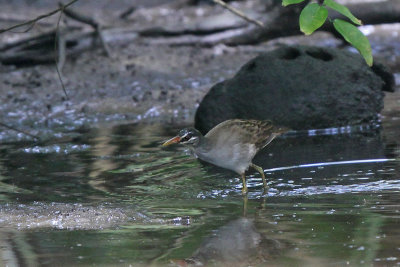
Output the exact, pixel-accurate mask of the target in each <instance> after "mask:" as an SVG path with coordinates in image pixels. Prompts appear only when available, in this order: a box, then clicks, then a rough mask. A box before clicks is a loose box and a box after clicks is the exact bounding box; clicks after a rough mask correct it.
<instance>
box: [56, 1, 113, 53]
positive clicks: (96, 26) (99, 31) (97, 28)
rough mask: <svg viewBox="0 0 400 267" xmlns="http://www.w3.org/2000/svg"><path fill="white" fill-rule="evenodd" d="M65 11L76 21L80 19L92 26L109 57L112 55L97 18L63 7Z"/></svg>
mask: <svg viewBox="0 0 400 267" xmlns="http://www.w3.org/2000/svg"><path fill="white" fill-rule="evenodd" d="M59 5H60V7H62V4H61V3H60V4H59ZM63 12H64V14H65V15H66V16H68V17H70V18H71V19H74V20H76V21H79V22H82V23H85V24H88V25H90V26H92V28H93V29H94V30H95V31H96V34H97V36H98V38H99V40H100V44H101V46H102V47H103V50H104V52H105V53H106V55H107V56H108V57H111V52H110V48H109V47H108V45H107V43H106V41H105V39H104V34H103V30H102V27H101V25H100V23H99V22H97V21H96V20H95V19H93V18H91V17H88V16H85V15H83V14H80V13H78V12H76V11H75V10H72V9H63Z"/></svg>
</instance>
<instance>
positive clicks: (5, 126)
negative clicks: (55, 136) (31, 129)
mask: <svg viewBox="0 0 400 267" xmlns="http://www.w3.org/2000/svg"><path fill="white" fill-rule="evenodd" d="M0 126H2V127H4V128H7V129H10V130H13V131H16V132H17V133H23V134H25V135H27V136H30V137H32V138H34V139H37V140H39V139H40V138H39V137H38V136H37V135H34V134H30V133H27V132H25V131H22V130H20V129H17V128H15V127H13V126H10V125H7V124H5V123H3V122H0Z"/></svg>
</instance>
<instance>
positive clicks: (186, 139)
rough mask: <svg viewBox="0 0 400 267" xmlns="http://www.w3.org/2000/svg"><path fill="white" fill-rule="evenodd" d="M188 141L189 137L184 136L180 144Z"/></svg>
mask: <svg viewBox="0 0 400 267" xmlns="http://www.w3.org/2000/svg"><path fill="white" fill-rule="evenodd" d="M189 139H190V136H189V135H184V136H183V137H182V138H181V142H186V141H189Z"/></svg>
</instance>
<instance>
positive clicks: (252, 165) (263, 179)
mask: <svg viewBox="0 0 400 267" xmlns="http://www.w3.org/2000/svg"><path fill="white" fill-rule="evenodd" d="M250 166H251V167H253V168H254V169H256V170H257V171H258V172H259V173H260V174H261V178H262V181H263V185H264V190H266V189H268V185H267V180H265V174H264V170H263V169H262V168H261V167H260V166H257V165H256V164H253V163H251V164H250Z"/></svg>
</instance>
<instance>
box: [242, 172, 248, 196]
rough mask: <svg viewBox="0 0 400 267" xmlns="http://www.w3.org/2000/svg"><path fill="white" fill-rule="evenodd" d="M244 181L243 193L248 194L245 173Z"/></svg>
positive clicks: (243, 175)
mask: <svg viewBox="0 0 400 267" xmlns="http://www.w3.org/2000/svg"><path fill="white" fill-rule="evenodd" d="M242 183H243V187H242V194H243V195H246V194H247V184H246V175H245V174H244V173H242Z"/></svg>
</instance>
